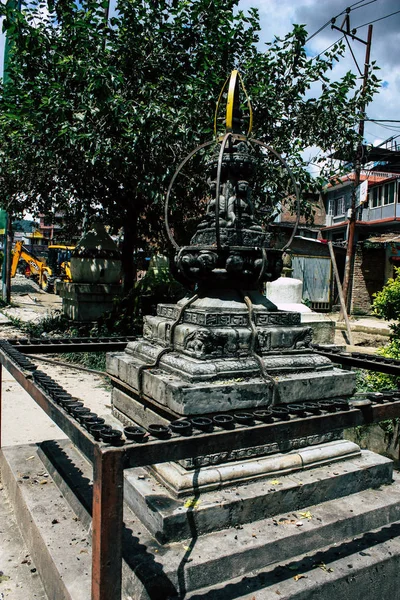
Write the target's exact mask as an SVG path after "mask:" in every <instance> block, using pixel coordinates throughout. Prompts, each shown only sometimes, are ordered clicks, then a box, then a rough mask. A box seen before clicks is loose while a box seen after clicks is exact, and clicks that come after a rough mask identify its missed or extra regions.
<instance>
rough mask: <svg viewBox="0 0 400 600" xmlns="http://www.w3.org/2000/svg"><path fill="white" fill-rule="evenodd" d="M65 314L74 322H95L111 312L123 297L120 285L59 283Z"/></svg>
mask: <svg viewBox="0 0 400 600" xmlns="http://www.w3.org/2000/svg"><path fill="white" fill-rule="evenodd" d="M56 291H57V294H59V295H60V296H61V298H62V308H63V313H64V314H65V315H66V316H67V317H68V318H69V319H71V320H72V321H94V320H96V319H98V318H99V317H101V316H102V315H104V313H106V312H108V311H110V310H111V309H112V308H113V306H114V298H118V297H120V296H121V295H122V286H121V285H120V284H108V283H69V282H65V281H60V282H57V288H56Z"/></svg>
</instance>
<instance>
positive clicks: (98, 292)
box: [56, 223, 122, 322]
mask: <svg viewBox="0 0 400 600" xmlns="http://www.w3.org/2000/svg"><path fill="white" fill-rule="evenodd" d="M71 275H72V281H69V282H66V281H58V282H57V284H56V291H57V294H59V296H61V298H62V308H63V313H64V315H66V316H67V317H68V318H69V319H71V320H72V321H78V322H90V321H95V320H96V319H98V318H99V317H101V316H102V315H104V313H106V312H108V311H110V310H111V309H112V308H113V306H114V300H115V298H118V297H120V296H122V285H121V253H120V251H119V250H118V248H117V245H116V243H115V242H114V240H113V239H112V238H111V236H110V235H108V233H107V231H106V230H105V227H104V225H103V224H102V223H95V224H94V225H93V227H92V228H90V229H89V230H88V231H87V232H86V233H85V234H84V235H83V236H82V238H81V239H80V240H79V242H78V243H77V245H76V247H75V249H74V250H73V252H72V255H71Z"/></svg>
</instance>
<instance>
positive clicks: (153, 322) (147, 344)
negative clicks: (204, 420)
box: [107, 290, 355, 419]
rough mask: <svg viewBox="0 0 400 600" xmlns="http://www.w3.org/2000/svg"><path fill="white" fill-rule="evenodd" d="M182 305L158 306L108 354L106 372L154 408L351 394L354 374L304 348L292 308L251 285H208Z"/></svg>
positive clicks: (228, 406) (209, 407)
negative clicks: (139, 332)
mask: <svg viewBox="0 0 400 600" xmlns="http://www.w3.org/2000/svg"><path fill="white" fill-rule="evenodd" d="M245 297H247V301H248V304H246V302H245ZM184 304H185V302H184V301H181V302H180V303H178V304H176V305H170V304H160V305H159V306H158V308H157V315H156V316H147V317H145V324H144V333H143V338H142V339H140V340H138V341H135V342H131V343H130V344H128V346H127V348H126V351H125V352H123V353H114V354H111V355H109V356H108V362H107V371H108V372H109V374H110V375H112V376H113V377H115V378H116V379H117V380H119V381H121V383H122V384H124V385H127V386H128V387H129V388H130V389H132V390H133V391H134V393H135V394H137V395H138V396H143V397H144V398H146V399H147V400H148V401H149V402H151V403H153V404H154V406H155V407H159V408H161V409H163V410H167V411H170V412H172V413H173V414H174V415H176V416H183V415H185V416H187V415H196V414H208V413H213V412H218V411H229V410H238V409H250V408H257V407H261V406H268V405H270V404H273V403H275V404H276V403H285V402H286V403H290V402H300V401H305V400H318V399H321V398H333V397H342V396H350V395H351V394H352V393H353V391H354V387H355V375H354V374H353V373H351V372H350V371H343V370H342V369H338V368H336V367H334V366H333V364H332V363H331V361H330V360H329V359H327V358H324V357H322V356H320V355H318V354H316V353H314V352H313V351H312V350H311V348H310V343H311V340H312V328H311V327H304V326H302V325H301V320H300V314H299V313H290V312H280V311H277V310H275V306H274V305H273V304H272V303H270V302H269V300H267V299H266V298H265V297H264V296H262V295H261V294H259V293H258V292H255V291H249V292H242V293H240V292H238V291H234V290H231V291H224V290H215V291H214V292H210V294H209V296H208V297H207V298H197V299H196V300H194V301H193V302H192V303H191V304H190V305H188V306H186V307H185V306H184ZM249 304H250V305H251V310H249ZM115 401H116V404H115V406H116V408H120V410H121V411H122V412H125V411H126V406H125V407H119V406H118V399H116V400H115ZM155 410H156V412H157V408H155ZM126 414H127V416H129V417H130V418H133V419H135V416H134V414H133V413H132V411H129V410H128V411H127V412H126Z"/></svg>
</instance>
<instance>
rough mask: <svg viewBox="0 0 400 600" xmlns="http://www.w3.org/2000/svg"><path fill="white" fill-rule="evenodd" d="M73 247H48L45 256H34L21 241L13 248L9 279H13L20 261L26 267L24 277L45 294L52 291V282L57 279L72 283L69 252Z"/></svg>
mask: <svg viewBox="0 0 400 600" xmlns="http://www.w3.org/2000/svg"><path fill="white" fill-rule="evenodd" d="M74 248H75V246H64V245H58V244H54V245H50V246H48V254H47V257H45V256H40V257H39V256H36V255H35V254H34V253H33V252H31V251H30V250H28V248H26V247H25V246H24V245H23V243H22V242H21V241H19V242H17V243H16V244H15V247H14V251H13V257H12V262H11V277H14V276H15V274H16V272H17V268H18V264H19V261H20V260H24V261H25V263H26V265H25V269H24V271H23V272H24V274H25V276H26V277H32V279H34V280H35V281H37V283H38V284H39V286H40V287H41V288H42V290H43V291H45V292H53V291H54V282H55V281H56V280H57V279H62V280H63V281H72V278H71V266H70V259H71V252H72V250H73V249H74Z"/></svg>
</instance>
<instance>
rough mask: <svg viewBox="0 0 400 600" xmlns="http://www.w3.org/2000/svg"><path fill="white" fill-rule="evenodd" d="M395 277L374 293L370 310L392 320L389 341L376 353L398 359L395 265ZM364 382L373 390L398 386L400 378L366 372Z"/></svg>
mask: <svg viewBox="0 0 400 600" xmlns="http://www.w3.org/2000/svg"><path fill="white" fill-rule="evenodd" d="M394 271H395V277H394V278H390V279H388V281H387V282H386V284H385V285H384V287H383V289H382V290H381V291H380V292H377V293H376V294H374V301H373V303H372V310H373V312H374V313H375V314H376V315H377V316H378V317H382V318H383V319H385V320H386V321H394V322H393V323H391V324H390V329H391V334H390V341H389V343H388V344H386V346H383V347H382V348H378V350H377V354H379V355H380V356H384V357H385V358H395V359H396V360H399V359H400V325H399V321H400V268H399V267H395V268H394ZM365 382H366V384H367V386H368V388H369V389H372V390H374V391H377V390H383V389H391V388H398V387H399V384H400V378H399V377H395V376H393V375H385V374H384V373H374V372H368V374H366V375H365Z"/></svg>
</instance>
